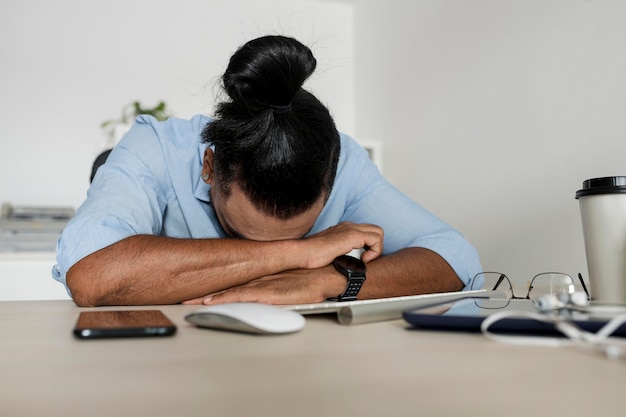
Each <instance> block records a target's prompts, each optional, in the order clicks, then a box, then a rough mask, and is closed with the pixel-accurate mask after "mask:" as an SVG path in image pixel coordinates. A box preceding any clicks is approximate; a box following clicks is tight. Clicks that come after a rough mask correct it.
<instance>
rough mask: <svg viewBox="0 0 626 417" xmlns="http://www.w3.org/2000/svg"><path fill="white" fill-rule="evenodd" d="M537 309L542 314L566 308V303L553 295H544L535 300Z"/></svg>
mask: <svg viewBox="0 0 626 417" xmlns="http://www.w3.org/2000/svg"><path fill="white" fill-rule="evenodd" d="M535 307H537V310H539V311H541V312H542V313H545V312H548V311H552V310H556V309H558V308H563V307H565V303H564V302H563V301H561V300H559V299H558V298H557V297H555V296H554V295H552V294H546V295H542V296H541V297H539V298H537V299H536V300H535Z"/></svg>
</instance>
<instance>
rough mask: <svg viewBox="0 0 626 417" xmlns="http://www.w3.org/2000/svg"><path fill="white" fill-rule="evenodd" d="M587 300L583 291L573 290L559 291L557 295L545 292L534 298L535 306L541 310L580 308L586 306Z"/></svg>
mask: <svg viewBox="0 0 626 417" xmlns="http://www.w3.org/2000/svg"><path fill="white" fill-rule="evenodd" d="M588 305H589V300H587V294H585V293H584V292H574V293H571V294H565V293H561V294H559V295H556V296H555V295H552V294H546V295H542V296H541V297H539V298H537V299H536V300H535V306H536V307H537V309H538V310H539V311H541V312H544V313H545V312H547V311H551V310H557V309H560V308H569V307H571V308H581V307H583V308H584V307H587V306H588Z"/></svg>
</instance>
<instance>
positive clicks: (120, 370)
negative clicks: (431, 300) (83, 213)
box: [0, 300, 626, 417]
mask: <svg viewBox="0 0 626 417" xmlns="http://www.w3.org/2000/svg"><path fill="white" fill-rule="evenodd" d="M158 308H159V309H161V310H163V311H164V312H165V314H166V315H167V316H168V317H170V319H172V321H174V322H175V323H176V324H177V325H178V332H177V334H176V335H175V336H174V337H170V338H150V339H125V340H122V339H118V340H90V341H81V340H77V339H75V338H74V337H73V336H72V327H73V325H74V323H75V321H76V319H77V316H78V313H79V311H80V310H81V309H79V308H77V307H75V306H74V304H73V303H72V302H71V301H60V300H56V301H4V302H0V375H1V376H0V381H1V385H0V415H2V416H7V417H16V416H64V417H71V416H92V417H93V416H96V417H97V416H130V415H132V416H220V417H221V416H237V417H245V416H255V417H256V416H294V417H306V416H315V417H319V416H325V415H328V416H376V417H382V416H429V417H430V416H533V417H534V416H538V417H544V416H548V415H551V414H554V415H559V416H567V417H572V416H585V417H589V416H623V415H624V397H623V395H624V386H625V384H626V361H610V360H607V359H606V358H604V357H603V356H601V355H598V354H595V353H591V352H588V351H581V350H576V349H574V348H563V349H554V348H541V347H515V346H509V345H503V344H498V343H496V342H492V341H490V340H487V339H485V338H484V337H482V336H481V335H479V334H454V333H443V332H427V331H414V330H411V331H409V330H407V329H406V325H405V324H404V322H403V321H401V320H396V321H390V322H381V323H374V324H363V325H357V326H352V327H346V326H341V325H339V324H337V322H336V319H333V318H332V317H329V316H323V317H322V316H318V317H308V318H307V324H306V327H305V328H304V330H302V331H301V332H299V333H295V334H291V335H282V336H252V335H245V334H237V333H228V332H219V331H213V330H206V329H198V328H195V327H192V326H191V325H189V324H187V323H186V322H185V320H184V316H185V314H187V313H189V312H190V311H193V310H194V309H195V308H197V307H193V306H180V305H179V306H159V307H158ZM109 309H110V308H109ZM117 309H120V308H119V307H118V308H117Z"/></svg>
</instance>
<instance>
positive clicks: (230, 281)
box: [53, 36, 480, 306]
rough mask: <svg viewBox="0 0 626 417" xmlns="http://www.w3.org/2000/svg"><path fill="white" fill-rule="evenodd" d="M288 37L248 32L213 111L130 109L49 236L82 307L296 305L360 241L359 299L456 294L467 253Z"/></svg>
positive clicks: (334, 292)
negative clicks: (375, 153)
mask: <svg viewBox="0 0 626 417" xmlns="http://www.w3.org/2000/svg"><path fill="white" fill-rule="evenodd" d="M314 69H315V59H314V58H313V55H312V54H311V52H310V50H309V49H308V48H307V47H305V46H304V45H302V44H301V43H299V42H298V41H296V40H295V39H292V38H285V37H282V36H269V37H263V38H259V39H255V40H253V41H250V42H248V43H247V44H246V45H244V46H243V47H241V48H240V49H239V50H238V51H237V52H236V53H235V54H234V55H233V57H232V58H231V61H230V63H229V66H228V68H227V70H226V72H225V74H224V76H223V83H224V88H225V90H226V92H227V93H228V95H229V97H230V100H229V101H226V102H223V103H221V104H220V105H219V106H218V110H217V112H216V115H217V117H216V119H210V118H208V117H206V116H196V117H194V118H192V119H191V120H180V119H173V118H172V119H169V120H168V121H165V122H158V121H156V120H155V119H154V118H151V117H148V116H140V117H139V118H138V119H137V121H136V123H135V125H134V126H133V128H131V130H130V131H129V133H128V134H127V135H126V136H125V137H124V138H123V139H122V141H121V142H120V143H119V145H118V146H116V148H115V149H114V150H113V152H112V153H111V155H110V156H109V159H108V160H107V162H106V164H104V165H103V166H102V167H101V168H100V169H99V171H98V173H97V175H96V177H95V178H94V182H93V184H92V186H91V188H90V190H89V193H88V197H87V200H86V201H85V203H84V204H83V205H82V206H81V207H80V208H79V210H78V211H77V213H76V216H75V218H74V219H72V221H71V222H70V223H69V224H68V226H67V228H66V230H65V231H64V232H63V234H62V236H61V238H60V239H59V245H58V251H57V260H58V266H57V267H56V268H55V269H54V271H53V275H54V277H55V279H57V280H59V281H61V282H63V283H64V284H66V286H67V288H68V291H69V292H70V294H71V295H72V297H73V299H74V301H75V303H76V304H77V305H79V306H95V305H128V304H170V303H179V302H185V303H198V304H199V303H203V304H212V303H224V302H237V301H257V302H263V303H272V304H294V303H308V302H318V301H323V300H325V299H326V298H329V297H336V296H338V295H341V294H344V293H345V291H346V285H347V280H346V276H344V275H343V274H342V273H340V272H339V270H338V269H337V268H336V267H335V266H333V261H334V260H335V259H336V258H338V257H340V256H341V255H343V254H345V253H348V252H350V251H352V250H353V249H363V254H362V256H361V259H362V261H363V262H364V263H365V265H366V268H367V279H366V280H365V282H364V283H363V285H362V288H360V291H359V293H358V296H359V298H379V297H389V296H400V295H410V294H419V293H430V292H442V291H454V290H461V289H462V288H463V287H464V285H466V284H467V283H468V282H469V280H470V278H471V277H472V276H473V275H474V274H475V273H477V272H479V271H480V264H479V261H478V257H477V255H476V252H475V250H474V249H473V248H472V247H471V245H470V244H469V243H468V242H467V241H466V240H465V239H463V237H462V236H461V235H460V234H459V233H458V232H457V231H455V230H453V229H452V228H450V227H449V226H448V225H446V224H445V223H443V222H442V221H440V220H439V219H437V218H436V217H434V216H433V215H431V214H430V213H428V212H427V211H425V210H424V209H423V208H422V207H420V206H419V205H417V204H416V203H414V202H413V201H411V200H410V199H409V198H407V197H406V196H405V195H403V194H402V193H401V192H399V191H398V190H397V189H396V188H394V187H393V186H392V185H391V184H389V183H388V182H387V181H386V180H384V178H383V177H382V176H381V175H380V173H379V172H378V170H377V169H376V167H375V166H374V164H373V163H372V162H371V161H370V160H369V158H368V155H367V152H365V151H364V150H363V149H362V148H360V147H359V146H358V145H357V144H356V143H355V142H354V141H353V140H352V139H351V138H349V137H347V136H345V135H339V134H338V132H337V130H336V128H335V125H334V122H333V121H332V118H331V116H330V114H329V112H328V110H327V109H326V108H325V107H324V106H323V105H322V104H321V103H320V102H319V100H317V99H316V98H315V97H314V96H313V95H312V94H310V93H309V92H308V91H306V90H304V89H303V88H301V85H302V83H303V82H304V81H305V80H306V78H308V76H309V75H310V74H311V73H312V72H313V70H314Z"/></svg>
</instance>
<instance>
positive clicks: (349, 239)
mask: <svg viewBox="0 0 626 417" xmlns="http://www.w3.org/2000/svg"><path fill="white" fill-rule="evenodd" d="M302 242H303V243H304V244H306V245H308V247H307V250H306V251H305V254H308V255H305V256H307V259H308V260H309V262H308V264H307V265H306V266H305V268H321V267H323V266H326V265H329V264H330V263H331V262H332V261H333V260H334V259H335V258H336V257H337V256H340V255H344V254H346V253H348V252H350V251H352V250H353V249H360V248H363V249H365V251H364V252H363V254H362V255H361V259H362V260H363V262H369V261H371V260H373V259H376V258H377V257H378V256H380V255H381V254H382V253H383V243H384V231H383V229H382V228H380V227H379V226H376V225H373V224H357V223H348V222H344V223H339V224H338V225H336V226H333V227H330V228H328V229H326V230H324V231H322V232H319V233H317V234H315V235H312V236H308V237H307V238H305V239H303V240H302Z"/></svg>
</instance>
